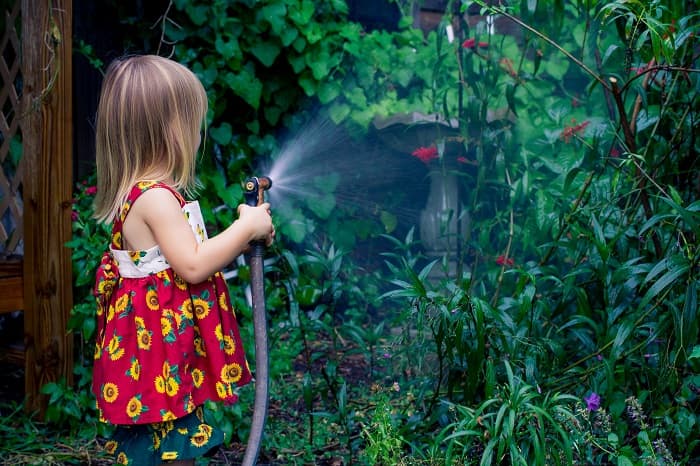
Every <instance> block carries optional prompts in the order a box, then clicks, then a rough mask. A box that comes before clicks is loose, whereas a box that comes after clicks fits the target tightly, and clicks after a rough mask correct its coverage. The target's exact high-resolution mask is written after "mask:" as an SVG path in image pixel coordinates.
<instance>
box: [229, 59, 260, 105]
mask: <svg viewBox="0 0 700 466" xmlns="http://www.w3.org/2000/svg"><path fill="white" fill-rule="evenodd" d="M249 68H250V66H248V67H246V68H244V69H242V70H241V72H240V73H238V74H233V73H226V74H225V75H224V81H225V83H226V84H227V85H228V87H229V88H230V89H232V90H233V91H234V92H235V93H236V94H237V95H239V96H240V97H241V98H242V99H243V100H245V101H246V103H248V104H249V105H250V106H251V107H253V108H254V109H256V110H257V109H258V107H259V106H260V96H261V95H262V83H261V82H260V81H259V80H258V78H257V77H256V76H255V74H254V73H252V72H251V71H250V70H249Z"/></svg>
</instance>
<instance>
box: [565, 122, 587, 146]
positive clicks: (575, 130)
mask: <svg viewBox="0 0 700 466" xmlns="http://www.w3.org/2000/svg"><path fill="white" fill-rule="evenodd" d="M571 123H572V124H573V123H576V120H571ZM589 124H590V121H588V120H586V121H584V122H582V123H579V124H578V125H573V126H566V127H564V129H563V130H562V132H561V136H560V137H561V138H562V139H563V140H564V142H565V143H567V144H568V143H569V142H570V141H571V138H572V137H573V136H575V135H580V134H581V132H582V131H583V130H584V129H586V126H588V125H589Z"/></svg>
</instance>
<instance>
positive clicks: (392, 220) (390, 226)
mask: <svg viewBox="0 0 700 466" xmlns="http://www.w3.org/2000/svg"><path fill="white" fill-rule="evenodd" d="M379 219H380V220H381V222H382V225H384V231H385V232H386V233H388V234H391V233H392V232H393V231H394V230H395V229H396V225H398V220H397V219H396V215H394V214H392V213H391V212H387V211H386V210H382V212H381V213H380V214H379Z"/></svg>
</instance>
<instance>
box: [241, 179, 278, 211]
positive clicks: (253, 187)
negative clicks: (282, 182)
mask: <svg viewBox="0 0 700 466" xmlns="http://www.w3.org/2000/svg"><path fill="white" fill-rule="evenodd" d="M271 186H272V180H271V179H270V178H269V177H267V176H251V177H250V178H248V179H247V180H245V183H243V195H244V196H245V203H246V204H248V205H249V206H252V207H255V206H259V205H260V204H262V203H263V202H265V196H264V193H265V191H267V190H268V189H270V187H271Z"/></svg>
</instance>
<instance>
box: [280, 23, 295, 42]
mask: <svg viewBox="0 0 700 466" xmlns="http://www.w3.org/2000/svg"><path fill="white" fill-rule="evenodd" d="M297 37H299V30H298V29H297V28H295V27H291V26H290V27H286V28H284V29H283V30H282V31H281V32H280V41H282V46H283V47H289V45H290V44H291V43H292V42H294V41H295V40H296V38H297Z"/></svg>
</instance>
